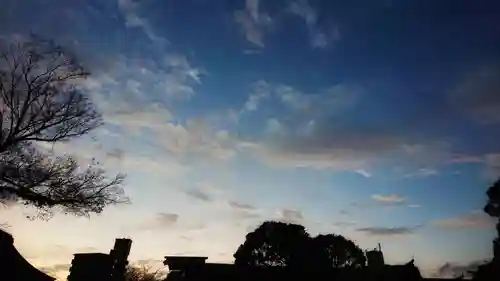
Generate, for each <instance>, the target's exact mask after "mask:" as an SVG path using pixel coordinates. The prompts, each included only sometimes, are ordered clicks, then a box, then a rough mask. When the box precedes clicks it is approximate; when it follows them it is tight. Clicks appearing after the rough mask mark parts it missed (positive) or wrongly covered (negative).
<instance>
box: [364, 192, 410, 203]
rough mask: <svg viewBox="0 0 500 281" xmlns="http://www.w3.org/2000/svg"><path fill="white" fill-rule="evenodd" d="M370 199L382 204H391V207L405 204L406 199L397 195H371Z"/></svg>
mask: <svg viewBox="0 0 500 281" xmlns="http://www.w3.org/2000/svg"><path fill="white" fill-rule="evenodd" d="M372 199H373V200H375V201H377V202H380V203H383V204H391V205H392V204H402V203H404V202H406V197H404V196H401V195H398V194H389V195H380V194H374V195H372Z"/></svg>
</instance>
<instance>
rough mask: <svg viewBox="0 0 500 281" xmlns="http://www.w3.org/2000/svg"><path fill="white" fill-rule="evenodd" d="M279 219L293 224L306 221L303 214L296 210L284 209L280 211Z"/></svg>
mask: <svg viewBox="0 0 500 281" xmlns="http://www.w3.org/2000/svg"><path fill="white" fill-rule="evenodd" d="M277 215H278V219H279V220H283V221H287V222H292V223H301V222H302V221H303V220H304V215H303V214H302V212H300V211H298V210H294V209H282V210H279V211H278V214H277Z"/></svg>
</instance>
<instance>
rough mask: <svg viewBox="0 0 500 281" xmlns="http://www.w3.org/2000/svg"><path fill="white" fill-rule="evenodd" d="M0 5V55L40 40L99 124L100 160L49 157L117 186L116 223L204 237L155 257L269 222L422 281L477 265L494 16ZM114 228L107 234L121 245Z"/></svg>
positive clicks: (347, 6) (129, 3)
mask: <svg viewBox="0 0 500 281" xmlns="http://www.w3.org/2000/svg"><path fill="white" fill-rule="evenodd" d="M2 5H3V6H2V8H1V12H0V13H1V15H0V35H2V38H3V39H4V40H14V39H16V38H17V39H20V38H25V37H26V36H28V35H29V34H30V32H34V33H36V34H38V35H41V36H43V37H46V38H52V39H54V40H56V41H57V42H60V43H62V44H64V45H66V46H68V47H69V48H71V49H72V50H73V51H74V52H75V53H76V54H77V55H78V57H79V58H80V60H81V61H82V62H83V63H84V64H85V65H86V66H87V68H88V69H89V70H90V71H91V72H92V73H93V75H92V76H91V78H90V79H89V80H88V81H86V83H84V85H83V86H84V87H83V89H85V90H88V91H89V93H90V94H91V95H92V97H93V98H94V99H95V101H96V102H97V103H98V105H99V107H100V108H101V109H102V111H103V113H104V116H105V120H106V121H107V122H106V123H107V124H106V126H105V127H104V128H103V130H102V131H100V132H99V133H98V136H99V139H100V142H101V143H100V145H99V146H98V147H100V148H99V149H97V150H96V149H95V145H93V144H92V143H90V142H89V141H82V142H81V143H77V144H74V145H69V146H66V147H64V149H65V151H66V152H73V153H77V154H83V155H86V154H87V153H91V152H89V151H92V153H94V154H97V155H101V156H102V157H103V158H105V159H106V160H105V162H108V165H110V167H111V168H112V169H116V170H125V172H127V173H128V174H129V182H128V185H127V192H128V193H129V194H131V196H132V198H133V200H134V204H132V205H131V206H130V208H131V209H130V210H125V211H123V212H136V213H138V214H140V216H139V215H137V219H138V220H139V218H144V216H151V217H153V218H155V216H160V215H162V216H163V217H162V218H164V219H165V218H166V217H165V216H166V215H167V214H168V215H169V216H170V217H169V218H170V220H168V222H169V224H168V231H170V233H181V234H182V232H176V231H180V229H182V225H183V224H182V223H187V224H189V223H191V222H193V223H194V222H198V221H201V222H203V223H204V225H205V226H204V228H203V230H200V234H199V236H197V237H198V238H196V239H198V240H197V241H198V242H197V244H196V245H195V244H192V245H191V246H189V247H191V248H189V250H185V249H181V248H180V247H181V246H179V244H178V243H174V242H172V244H168V246H169V247H171V249H172V251H180V252H182V251H184V252H185V251H194V252H199V254H203V253H206V254H207V255H209V256H214V259H219V260H225V261H228V260H231V251H233V250H234V249H233V248H234V247H236V246H237V245H238V243H241V240H242V239H243V238H244V233H245V231H246V229H247V228H248V227H249V226H253V225H255V224H256V223H257V222H258V221H259V220H263V219H268V218H277V219H285V220H292V221H299V222H301V223H303V224H305V225H306V226H307V227H308V228H310V229H311V231H313V232H320V231H335V232H341V233H343V234H345V235H346V236H349V237H352V238H353V239H355V240H356V241H357V242H358V243H360V244H361V245H362V246H363V247H372V246H374V245H375V243H376V242H378V241H381V242H383V244H384V245H386V246H384V247H385V248H386V255H388V260H389V261H394V262H399V261H404V260H405V259H407V258H411V256H412V255H415V256H416V258H417V263H419V265H420V266H421V267H422V268H425V270H426V272H428V273H429V274H431V273H430V272H432V270H433V269H434V268H436V267H438V266H439V265H440V264H442V263H445V262H459V263H466V262H469V261H473V260H476V259H480V258H483V257H487V256H488V255H490V252H491V251H490V241H491V237H492V235H493V234H492V233H493V231H492V228H491V227H492V222H491V221H490V220H489V219H488V218H487V217H486V216H485V215H483V214H481V212H478V210H481V208H482V206H483V204H484V201H485V196H484V192H485V190H486V188H487V187H488V185H489V184H490V183H491V181H492V180H493V179H495V177H497V176H498V175H499V174H500V130H499V128H500V51H499V50H500V16H499V15H500V2H498V1H486V0H484V1H465V0H463V1H462V0H453V1H452V0H449V1H448V0H441V1H426V0H424V1H423V0H420V1H417V0H405V1H394V0H393V1H391V0H381V1H375V0H366V1H358V0H352V1H333V0H331V1H326V0H325V1H320V0H309V1H307V0H276V1H273V0H226V1H222V0H214V1H209V0H164V1H160V0H144V1H134V0H106V1H104V0H91V1H84V0H75V1H65V0H64V1H63V0H52V1H36V0H25V1H16V0H3V1H2ZM84 147H85V148H84ZM110 151H122V153H121V154H120V157H112V155H116V153H115V154H113V153H110ZM118 158H119V159H118ZM166 183H168V184H166ZM146 186H147V188H148V192H146V193H144V192H143V191H142V190H143V189H144V188H146ZM183 196H184V197H183ZM163 198H169V199H163ZM164 200H167V201H164ZM190 200H197V202H201V203H200V204H194V205H196V207H195V209H191V208H190V207H191V206H193V202H194V201H193V202H191V201H190ZM165 202H168V204H167V203H165ZM228 202H229V203H228ZM231 202H232V203H231ZM235 202H239V203H240V204H239V205H238V204H234V203H235ZM242 204H246V205H244V206H246V207H247V208H241V206H242ZM188 206H189V207H188ZM221 206H222V207H221ZM224 206H225V207H224ZM237 206H240V208H239V209H238V207H237ZM234 212H236V214H237V215H236V216H237V217H238V218H239V219H238V220H237V222H235V221H234V214H233V213H234ZM241 212H243V213H244V214H245V215H244V216H243V217H241V215H242V214H241ZM248 212H253V213H252V214H248ZM256 214H257V215H256ZM110 216H111V215H110ZM113 216H116V217H117V218H124V217H125V213H123V214H122V213H120V212H118V213H117V214H113ZM228 216H229V217H230V218H229V219H228V218H227V217H228ZM231 216H233V217H231ZM174 217H175V219H173V218H174ZM113 218H115V217H113ZM231 218H232V219H231ZM243 218H244V219H243ZM239 220H241V221H239ZM242 221H244V222H242ZM51 223H52V224H53V227H57V225H58V223H61V222H51ZM121 223H122V224H123V223H124V222H123V221H121ZM163 223H165V220H163ZM115 224H116V225H112V224H106V227H108V228H109V233H118V232H119V231H123V225H120V219H117V222H116V223H115ZM19 225H22V223H21V222H19ZM98 225H99V226H102V225H100V224H99V223H96V225H94V226H92V227H97V226H98ZM221 225H222V226H221ZM40 227H41V226H40ZM87 227H88V226H87ZM19 229H22V227H21V226H19ZM117 229H120V230H119V231H118V230H117ZM127 229H128V228H127ZM130 229H132V230H130ZM130 229H128V230H127V231H128V232H127V231H125V232H126V233H127V235H136V237H137V238H134V239H135V240H134V241H136V240H138V241H139V242H137V244H138V246H137V247H138V248H139V249H140V250H137V251H138V253H137V254H136V255H137V257H145V256H147V255H153V254H156V252H155V249H156V247H153V246H151V245H149V244H147V243H145V242H144V243H143V242H141V241H150V240H151V239H159V238H158V237H161V236H162V235H164V233H165V231H166V230H165V229H164V228H162V229H156V230H155V231H156V232H152V233H153V234H148V235H150V236H147V237H148V238H145V237H146V236H144V235H146V234H144V233H142V232H141V231H140V230H137V229H136V228H134V227H133V226H130ZM222 229H223V230H224V231H225V233H224V234H221V235H222V236H221V237H224V238H223V239H219V240H220V245H219V244H218V246H217V248H214V247H215V246H213V247H212V246H210V245H212V244H211V243H212V242H213V239H212V240H208V238H206V237H208V236H207V235H208V234H207V233H215V232H217V231H222ZM19 231H20V230H19ZM40 231H44V230H43V227H41V228H40ZM113 231H115V232H113ZM117 231H118V232H117ZM134 231H135V232H134ZM162 231H163V232H162ZM204 231H205V232H204ZM211 231H212V232H211ZM213 231H215V232H213ZM136 232H137V233H136ZM119 233H122V232H119ZM141 233H142V234H141ZM181 234H178V235H181ZM141 235H142V236H141ZM155 235H156V236H155ZM396 237H397V239H396ZM54 239H55V238H54ZM57 239H60V238H57ZM81 239H82V241H88V243H90V240H85V239H89V238H86V237H83V236H82V237H81ZM141 239H144V240H141ZM176 239H177V240H176ZM178 239H180V238H178V237H177V236H175V235H174V234H172V237H171V240H172V241H180V240H178ZM228 241H230V242H228ZM224 242H227V243H224ZM68 243H69V242H68ZM82 243H83V242H82ZM135 243H136V242H135ZM141 243H143V244H141ZM165 243H166V242H165ZM181 244H182V243H181ZM141 245H142V246H141ZM402 246H404V247H402ZM165 247H166V246H165ZM185 247H188V246H185ZM437 248H440V249H441V248H443V250H442V251H439V252H436V251H435V250H436V249H437ZM444 248H446V250H444ZM162 254H165V253H162ZM40 255H42V256H43V254H40ZM48 260H50V259H48ZM51 262H52V263H53V262H54V261H51ZM47 263H50V262H47Z"/></svg>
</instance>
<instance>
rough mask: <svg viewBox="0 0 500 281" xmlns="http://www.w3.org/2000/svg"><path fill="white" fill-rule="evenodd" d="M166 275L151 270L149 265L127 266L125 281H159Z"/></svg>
mask: <svg viewBox="0 0 500 281" xmlns="http://www.w3.org/2000/svg"><path fill="white" fill-rule="evenodd" d="M165 277H166V275H165V274H164V273H163V272H161V271H160V270H152V266H151V265H145V264H143V265H140V266H128V267H127V271H126V272H125V281H160V280H163V279H165Z"/></svg>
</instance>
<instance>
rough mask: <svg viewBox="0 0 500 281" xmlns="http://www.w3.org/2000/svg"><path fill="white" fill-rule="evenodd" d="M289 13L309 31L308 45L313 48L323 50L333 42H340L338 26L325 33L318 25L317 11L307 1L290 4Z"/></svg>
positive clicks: (299, 0)
mask: <svg viewBox="0 0 500 281" xmlns="http://www.w3.org/2000/svg"><path fill="white" fill-rule="evenodd" d="M289 12H290V13H292V14H294V15H297V16H298V17H300V18H302V19H303V20H304V22H305V24H306V26H307V29H308V31H309V43H310V45H311V46H312V47H313V48H320V49H324V48H326V47H328V46H329V45H331V44H332V43H333V42H335V41H337V40H340V30H339V27H338V26H333V27H332V28H331V30H329V31H328V32H325V31H324V30H323V28H321V27H320V26H319V24H318V17H319V16H318V11H317V10H316V9H314V8H313V7H312V6H311V5H310V4H309V1H308V0H298V1H294V2H292V4H291V5H290V7H289Z"/></svg>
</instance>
